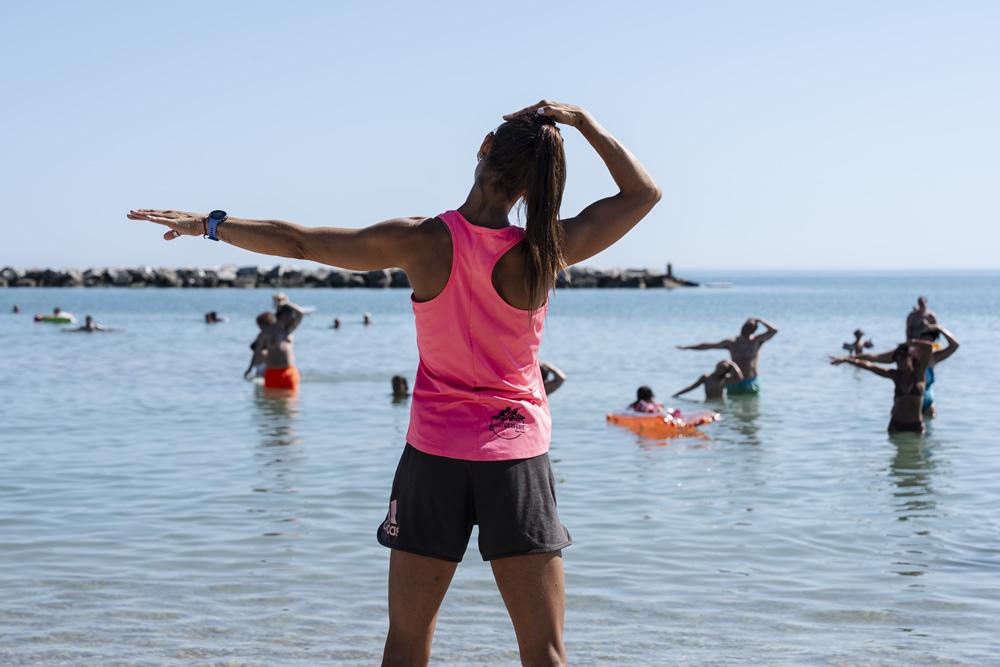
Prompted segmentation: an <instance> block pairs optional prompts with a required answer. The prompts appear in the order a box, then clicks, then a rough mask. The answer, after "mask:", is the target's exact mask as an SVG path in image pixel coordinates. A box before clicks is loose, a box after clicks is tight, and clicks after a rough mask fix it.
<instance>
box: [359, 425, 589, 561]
mask: <svg viewBox="0 0 1000 667" xmlns="http://www.w3.org/2000/svg"><path fill="white" fill-rule="evenodd" d="M477 524H478V525H479V554H480V555H481V556H482V557H483V560H493V559H496V558H504V557H507V556H522V555H525V554H539V553H551V552H555V551H559V550H561V549H563V548H565V547H568V546H569V545H570V544H572V540H571V538H570V535H569V531H567V530H566V527H565V526H563V525H562V523H561V522H560V521H559V513H558V512H557V511H556V494H555V479H554V478H553V477H552V467H551V466H550V465H549V455H548V454H541V455H539V456H534V457H532V458H529V459H514V460H510V461H463V460H461V459H450V458H447V457H444V456H434V455H433V454H426V453H424V452H422V451H420V450H418V449H416V448H415V447H413V446H412V445H410V444H409V443H407V445H406V448H405V449H404V450H403V455H402V456H401V457H400V459H399V466H398V467H397V468H396V475H395V478H394V479H393V480H392V491H391V492H390V494H389V512H388V514H387V515H386V517H385V521H383V522H382V524H381V525H380V526H379V528H378V541H379V543H380V544H382V545H383V546H386V547H389V548H390V549H399V550H401V551H408V552H411V553H415V554H419V555H421V556H430V557H431V558H438V559H441V560H447V561H452V562H455V563H458V562H461V560H462V556H464V555H465V549H466V547H467V546H468V544H469V537H470V535H471V534H472V527H473V526H474V525H477Z"/></svg>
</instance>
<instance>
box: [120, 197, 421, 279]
mask: <svg viewBox="0 0 1000 667" xmlns="http://www.w3.org/2000/svg"><path fill="white" fill-rule="evenodd" d="M127 217H128V218H129V219H130V220H147V221H149V222H155V223H157V224H160V225H164V226H165V227H169V228H170V229H169V231H167V232H166V233H165V234H164V235H163V238H164V239H166V240H167V241H172V240H174V239H176V238H180V237H181V236H202V235H203V234H205V231H206V226H205V220H206V218H207V217H208V216H207V215H205V214H203V213H189V212H184V211H164V210H157V209H137V210H133V211H129V213H128V216H127ZM424 221H426V219H425V218H418V217H413V218H393V219H392V220H386V221H385V222H380V223H378V224H376V225H371V226H370V227H362V228H360V229H349V228H340V227H303V226H301V225H296V224H294V223H291V222H283V221H281V220H251V219H249V218H234V217H230V218H227V219H226V221H225V222H223V223H222V224H220V225H219V227H218V231H217V235H218V237H219V239H220V240H222V241H225V242H226V243H230V244H232V245H234V246H237V247H240V248H243V249H245V250H250V251H252V252H259V253H261V254H264V255H274V256H276V257H288V258H289V259H307V260H311V261H314V262H320V263H322V264H329V265H331V266H338V267H341V268H344V269H348V270H351V271H373V270H376V269H387V268H391V267H397V266H398V267H400V268H402V269H404V270H406V268H407V267H408V266H409V265H410V263H411V260H412V259H413V258H414V257H417V256H419V253H420V249H421V242H422V240H423V239H425V238H426V237H427V235H426V234H425V233H423V231H424V226H423V225H422V224H421V223H422V222H424Z"/></svg>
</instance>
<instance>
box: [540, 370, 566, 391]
mask: <svg viewBox="0 0 1000 667" xmlns="http://www.w3.org/2000/svg"><path fill="white" fill-rule="evenodd" d="M538 366H539V368H540V369H541V371H542V383H543V384H544V385H545V395H546V396H548V395H550V394H552V393H553V392H554V391H555V390H556V389H558V388H559V387H561V386H562V383H563V382H565V381H566V373H564V372H562V371H561V370H560V369H559V368H556V367H555V366H553V365H552V364H546V363H541V364H539V365H538Z"/></svg>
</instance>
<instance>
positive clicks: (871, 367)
mask: <svg viewBox="0 0 1000 667" xmlns="http://www.w3.org/2000/svg"><path fill="white" fill-rule="evenodd" d="M830 363H831V364H833V365H834V366H839V365H840V364H850V365H851V366H857V367H858V368H863V369H865V370H866V371H869V372H871V373H874V374H875V375H878V376H881V377H884V378H889V379H890V380H892V379H893V377H894V376H893V371H892V369H889V368H882V367H881V366H876V365H875V364H873V363H871V362H869V361H864V360H862V359H858V358H857V357H833V358H832V359H831V360H830Z"/></svg>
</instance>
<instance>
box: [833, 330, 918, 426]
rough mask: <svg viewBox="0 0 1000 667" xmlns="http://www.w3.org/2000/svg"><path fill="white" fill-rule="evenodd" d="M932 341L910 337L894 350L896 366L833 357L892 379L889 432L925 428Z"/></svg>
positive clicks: (837, 360)
mask: <svg viewBox="0 0 1000 667" xmlns="http://www.w3.org/2000/svg"><path fill="white" fill-rule="evenodd" d="M932 352H933V344H932V343H931V342H929V341H926V340H911V341H910V342H909V343H902V344H901V345H899V346H898V347H896V349H895V350H893V352H892V360H893V361H894V362H895V363H896V367H895V368H883V367H882V366H878V365H876V364H874V363H872V362H870V361H865V360H863V359H858V358H857V357H834V358H833V359H832V360H831V361H830V363H832V364H833V365H834V366H837V365H840V364H850V365H852V366H857V367H858V368H863V369H865V370H866V371H870V372H872V373H875V374H876V375H880V376H882V377H884V378H888V379H890V380H892V381H893V384H894V385H895V387H896V389H895V394H894V398H893V403H892V418H891V419H890V420H889V433H900V432H910V433H923V432H924V417H923V405H924V391H925V390H926V388H927V385H926V382H925V379H924V374H925V373H926V371H927V365H928V364H929V363H930V360H931V354H932Z"/></svg>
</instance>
